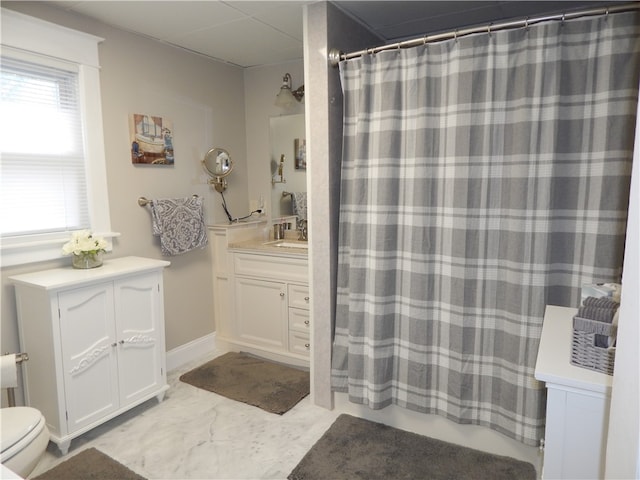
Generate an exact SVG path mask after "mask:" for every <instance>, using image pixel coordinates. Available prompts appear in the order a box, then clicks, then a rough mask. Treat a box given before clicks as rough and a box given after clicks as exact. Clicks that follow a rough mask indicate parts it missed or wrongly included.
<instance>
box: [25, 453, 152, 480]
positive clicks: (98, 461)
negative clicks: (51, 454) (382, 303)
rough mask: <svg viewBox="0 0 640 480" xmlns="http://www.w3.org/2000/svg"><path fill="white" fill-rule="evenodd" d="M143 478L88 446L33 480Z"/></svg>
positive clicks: (129, 479) (138, 479)
mask: <svg viewBox="0 0 640 480" xmlns="http://www.w3.org/2000/svg"><path fill="white" fill-rule="evenodd" d="M115 479H118V480H145V478H144V477H141V476H140V475H138V474H137V473H136V472H134V471H133V470H129V469H128V468H127V467H125V466H124V465H122V464H121V463H119V462H116V461H115V460H114V459H113V458H111V457H109V456H108V455H105V454H104V453H102V452H101V451H99V450H96V449H95V448H88V449H87V450H83V451H82V452H80V453H78V454H76V455H74V456H73V457H71V458H70V459H69V460H65V461H64V462H62V463H60V464H58V465H56V466H55V467H53V468H52V469H51V470H47V471H46V472H44V473H42V474H40V475H38V476H37V477H35V478H34V479H33V480H115Z"/></svg>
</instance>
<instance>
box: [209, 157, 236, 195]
mask: <svg viewBox="0 0 640 480" xmlns="http://www.w3.org/2000/svg"><path fill="white" fill-rule="evenodd" d="M202 165H203V166H204V169H205V170H206V171H207V173H208V174H209V175H211V176H212V177H213V179H212V180H211V181H210V183H212V184H213V185H214V187H215V189H216V190H217V191H218V192H222V191H224V190H225V189H226V187H227V182H226V181H225V180H223V178H224V177H226V176H227V175H229V174H230V173H231V170H233V161H232V160H231V157H230V156H229V152H227V151H226V150H225V149H224V148H212V149H211V150H209V151H208V152H207V154H206V155H205V156H204V160H202Z"/></svg>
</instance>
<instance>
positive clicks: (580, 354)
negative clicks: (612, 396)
mask: <svg viewBox="0 0 640 480" xmlns="http://www.w3.org/2000/svg"><path fill="white" fill-rule="evenodd" d="M596 335H605V336H607V337H612V336H615V335H616V326H615V325H612V324H610V323H605V322H598V321H595V320H589V319H587V318H580V317H573V336H572V341H571V364H572V365H576V366H578V367H582V368H588V369H590V370H595V371H597V372H602V373H606V374H607V375H613V364H614V363H615V357H616V349H615V347H610V348H606V347H597V346H596Z"/></svg>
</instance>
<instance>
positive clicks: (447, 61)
mask: <svg viewBox="0 0 640 480" xmlns="http://www.w3.org/2000/svg"><path fill="white" fill-rule="evenodd" d="M639 25H640V20H639V17H638V14H637V13H620V14H609V15H606V16H601V17H592V18H582V19H576V20H571V21H564V22H559V21H558V22H546V23H543V24H538V25H535V26H531V25H530V26H529V27H528V28H522V29H517V30H510V31H503V32H492V33H491V34H480V35H474V36H469V37H463V38H458V39H455V40H450V41H446V42H441V43H437V44H428V45H424V46H419V47H415V48H410V49H402V50H392V51H386V52H381V53H377V54H375V55H366V56H363V57H361V58H357V59H352V60H348V61H343V62H341V64H340V75H341V81H342V87H343V92H344V145H343V159H342V172H341V175H342V180H341V182H342V184H341V185H342V186H341V199H340V227H339V253H338V292H337V296H338V297H337V309H336V325H335V336H334V346H333V354H332V384H333V389H334V390H335V391H339V392H346V393H348V395H349V398H350V400H351V401H352V402H356V403H360V404H365V405H368V406H369V407H371V408H374V409H378V408H383V407H385V406H387V405H390V404H396V405H399V406H402V407H405V408H408V409H411V410H416V411H419V412H425V413H437V414H440V415H443V416H445V417H447V418H449V419H452V420H454V421H456V422H459V423H471V424H478V425H485V426H488V427H490V428H493V429H495V430H497V431H499V432H502V433H504V434H506V435H508V436H510V437H512V438H515V439H518V440H520V441H522V442H524V443H526V444H529V445H535V444H537V442H538V441H539V439H540V438H541V437H542V434H543V429H544V410H545V405H544V385H542V384H540V383H538V382H537V381H536V380H535V379H534V376H533V370H534V366H535V360H536V355H537V349H538V342H539V338H540V332H541V328H542V320H543V314H544V309H545V305H547V304H555V305H565V306H574V307H577V306H578V305H579V301H580V300H579V297H580V287H581V285H582V284H585V283H593V282H619V281H620V278H621V267H622V259H623V251H624V238H625V226H626V216H627V206H628V198H629V197H628V196H629V183H630V172H631V163H632V151H633V141H634V127H635V121H636V118H635V112H636V105H637V100H638V79H639V60H640V58H639V57H640V28H639ZM623 288H624V287H623ZM567 360H568V359H567Z"/></svg>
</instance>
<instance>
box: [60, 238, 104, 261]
mask: <svg viewBox="0 0 640 480" xmlns="http://www.w3.org/2000/svg"><path fill="white" fill-rule="evenodd" d="M106 248H107V242H106V240H105V239H104V238H102V237H99V236H96V235H94V234H93V233H91V232H90V231H89V230H79V231H77V232H73V233H72V234H71V240H69V241H68V242H67V243H65V244H64V245H63V246H62V253H63V254H64V255H73V266H74V267H76V268H94V267H99V266H100V265H102V254H103V253H105V252H106V251H107V250H106Z"/></svg>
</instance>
